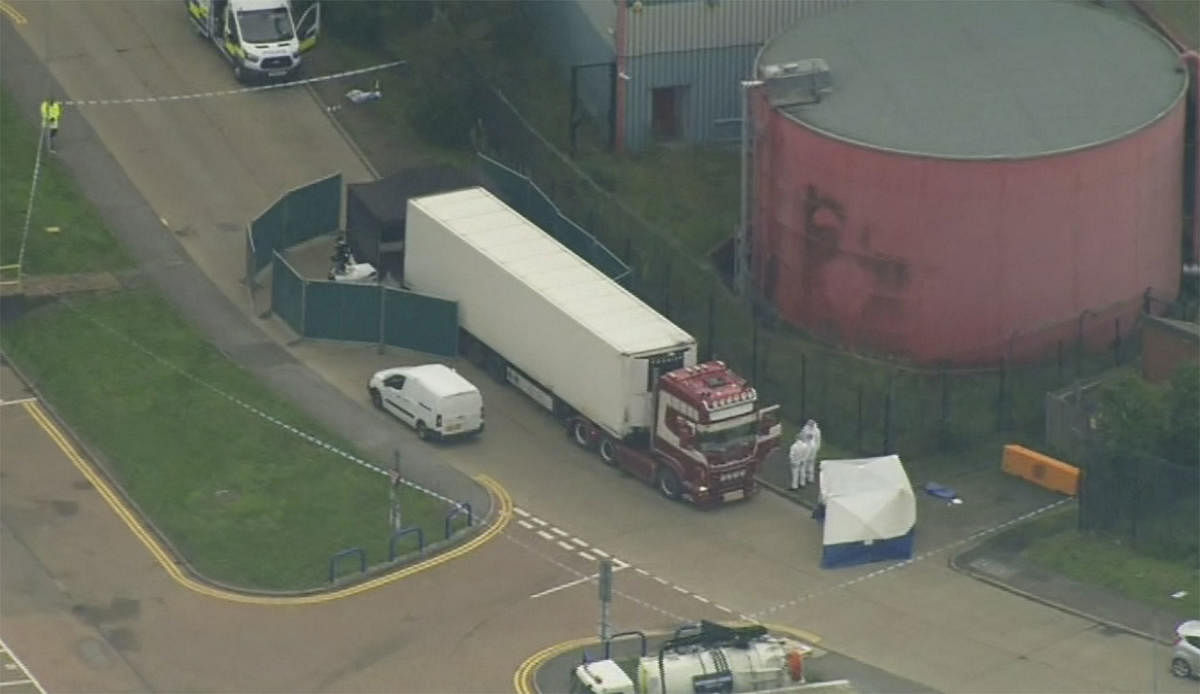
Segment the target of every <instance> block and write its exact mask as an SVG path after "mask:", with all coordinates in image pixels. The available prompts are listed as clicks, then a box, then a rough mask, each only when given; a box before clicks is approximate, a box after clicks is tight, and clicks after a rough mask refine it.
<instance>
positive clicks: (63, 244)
mask: <svg viewBox="0 0 1200 694" xmlns="http://www.w3.org/2000/svg"><path fill="white" fill-rule="evenodd" d="M26 116H27V114H23V113H21V112H20V110H18V108H17V105H16V102H15V101H14V100H13V99H12V97H11V96H10V95H9V94H8V92H7V91H6V90H4V89H0V152H3V164H0V265H10V264H14V263H16V262H17V256H18V255H19V253H20V248H21V236H22V235H23V234H24V229H25V210H26V208H27V206H28V204H29V186H30V184H31V183H32V182H33V164H34V160H35V158H36V156H37V141H38V130H37V129H36V128H35V127H34V126H33V125H31V124H30V120H29V119H28V118H27V117H26ZM48 227H57V228H58V232H56V233H50V232H47V231H46V229H47V228H48ZM27 244H28V245H27V247H26V249H25V268H24V270H23V272H24V274H25V275H54V274H70V273H78V272H99V271H103V270H122V269H126V268H130V267H132V266H133V262H132V260H131V259H130V257H129V255H128V254H127V253H126V252H125V250H124V249H123V248H122V247H121V246H120V244H118V243H117V242H116V240H115V239H114V238H113V237H112V235H111V234H109V233H108V230H107V229H106V228H105V226H104V223H103V222H102V221H100V219H99V218H98V217H97V216H96V215H95V214H93V213H92V209H91V206H90V205H89V204H88V203H87V201H86V200H85V199H84V198H83V196H81V195H80V194H79V191H78V189H77V188H76V186H75V182H74V181H73V180H72V179H71V177H70V176H69V175H68V174H67V173H66V171H64V170H63V168H62V166H60V165H59V163H58V161H56V160H55V159H54V158H53V155H46V154H43V156H42V169H41V175H40V180H39V182H38V189H37V197H36V199H35V200H34V205H33V216H32V218H31V219H30V227H29V236H28V240H27ZM10 274H11V273H9V272H6V273H5V274H4V279H12V278H11V277H10Z"/></svg>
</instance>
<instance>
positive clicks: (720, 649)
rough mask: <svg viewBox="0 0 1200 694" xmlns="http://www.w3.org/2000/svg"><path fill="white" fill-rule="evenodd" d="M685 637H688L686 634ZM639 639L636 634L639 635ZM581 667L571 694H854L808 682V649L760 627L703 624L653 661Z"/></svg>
mask: <svg viewBox="0 0 1200 694" xmlns="http://www.w3.org/2000/svg"><path fill="white" fill-rule="evenodd" d="M685 631H687V633H684V632H685ZM631 633H638V632H631ZM639 635H640V634H639ZM642 647H643V655H642V656H641V657H640V658H636V659H630V660H629V661H626V667H628V668H629V671H628V672H627V671H626V669H625V668H622V667H621V665H620V664H618V663H617V662H616V661H615V660H598V661H592V662H584V663H583V664H581V665H578V666H576V667H575V669H574V670H572V672H571V694H717V693H718V692H720V693H722V694H740V693H741V692H770V693H772V694H783V693H784V692H797V693H799V692H807V693H811V694H818V692H819V693H821V694H853V692H854V691H855V690H854V688H853V687H852V686H851V685H850V683H849V682H848V681H846V680H834V681H827V682H810V681H808V679H807V678H806V675H805V658H807V657H808V656H809V654H810V653H812V651H813V649H812V647H811V646H809V645H807V644H804V643H801V642H799V641H795V640H792V639H787V638H779V637H773V636H770V635H768V634H767V630H766V628H765V627H762V626H760V625H753V626H744V627H729V626H724V625H721V624H715V623H713V622H707V621H702V622H700V624H699V625H698V628H695V627H693V628H691V629H686V628H681V629H680V630H677V631H676V633H675V636H674V637H673V638H670V639H668V640H667V641H665V642H664V643H663V644H662V646H660V647H659V649H658V653H657V654H655V655H645V654H644V651H645V640H644V637H643V641H642Z"/></svg>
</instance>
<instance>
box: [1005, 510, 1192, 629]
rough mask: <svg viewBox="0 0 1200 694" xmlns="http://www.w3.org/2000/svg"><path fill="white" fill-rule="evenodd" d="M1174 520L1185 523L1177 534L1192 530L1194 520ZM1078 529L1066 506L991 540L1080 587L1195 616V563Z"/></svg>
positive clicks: (1076, 519) (1075, 514)
mask: <svg viewBox="0 0 1200 694" xmlns="http://www.w3.org/2000/svg"><path fill="white" fill-rule="evenodd" d="M1179 520H1180V523H1181V524H1183V525H1187V527H1186V528H1181V531H1194V529H1195V519H1194V518H1193V519H1179ZM1189 523H1190V524H1189ZM1078 526H1079V515H1078V509H1077V507H1071V508H1068V509H1065V510H1062V511H1057V512H1052V513H1048V514H1046V515H1045V516H1043V517H1040V518H1037V519H1035V520H1033V521H1030V522H1029V523H1026V524H1023V525H1021V526H1019V527H1017V528H1014V529H1013V530H1010V531H1008V532H1006V533H1004V534H1002V535H1001V536H1000V537H998V538H997V539H996V540H995V541H996V542H1000V543H1002V544H1003V545H1005V546H1007V547H1009V548H1011V549H1015V550H1020V552H1021V554H1022V556H1024V557H1025V558H1026V559H1028V560H1030V561H1031V562H1033V563H1034V564H1036V565H1038V566H1040V567H1042V568H1044V569H1047V570H1050V571H1053V572H1055V573H1058V574H1062V575H1063V576H1066V577H1067V578H1071V579H1074V580H1076V581H1079V582H1080V583H1086V584H1088V585H1094V586H1100V587H1103V588H1107V589H1109V590H1112V591H1114V592H1116V593H1118V594H1120V595H1123V596H1124V597H1127V598H1129V599H1132V600H1137V601H1138V602H1142V603H1145V604H1147V605H1152V606H1154V607H1158V608H1162V609H1166V610H1170V611H1172V612H1177V613H1183V614H1200V567H1197V566H1196V565H1195V562H1193V561H1189V560H1187V559H1183V558H1181V559H1180V560H1178V561H1167V560H1163V559H1158V558H1155V557H1150V556H1146V555H1144V554H1142V553H1140V552H1137V551H1136V550H1134V549H1133V548H1131V547H1129V546H1128V545H1127V544H1125V543H1124V542H1122V541H1121V540H1120V539H1117V538H1112V537H1107V536H1104V535H1100V534H1095V533H1085V532H1080V531H1079V530H1078V529H1077V528H1078ZM1178 590H1186V591H1187V592H1188V595H1187V596H1185V597H1184V598H1183V599H1179V600H1176V599H1172V598H1171V597H1169V596H1170V594H1171V593H1174V592H1175V591H1178Z"/></svg>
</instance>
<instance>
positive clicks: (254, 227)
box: [250, 200, 284, 272]
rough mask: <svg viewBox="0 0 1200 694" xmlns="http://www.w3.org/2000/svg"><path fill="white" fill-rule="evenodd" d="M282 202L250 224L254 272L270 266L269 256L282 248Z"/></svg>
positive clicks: (268, 209) (272, 206) (271, 207)
mask: <svg viewBox="0 0 1200 694" xmlns="http://www.w3.org/2000/svg"><path fill="white" fill-rule="evenodd" d="M283 208H284V203H283V201H282V200H280V201H278V202H276V203H275V204H274V205H271V206H270V207H268V208H267V210H266V211H265V212H263V213H262V214H261V215H259V216H258V218H257V219H255V220H254V221H252V222H250V235H251V236H252V237H253V239H254V271H255V272H258V271H259V270H261V269H263V268H265V267H266V266H268V265H270V264H271V256H272V255H274V254H275V251H276V250H277V249H279V248H282V246H281V245H280V243H281V241H282V239H283V224H284V209H283Z"/></svg>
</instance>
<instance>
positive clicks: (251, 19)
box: [183, 0, 321, 81]
mask: <svg viewBox="0 0 1200 694" xmlns="http://www.w3.org/2000/svg"><path fill="white" fill-rule="evenodd" d="M183 3H184V5H185V6H186V8H187V12H188V17H189V18H190V19H191V21H192V24H193V25H195V27H196V32H197V33H199V34H200V35H201V36H203V37H204V38H206V39H208V40H210V41H212V44H213V45H214V46H216V47H217V50H218V51H220V52H221V55H223V56H225V59H226V60H228V61H229V62H230V64H232V65H233V74H234V77H236V78H237V79H238V80H239V81H248V80H250V79H253V78H260V79H262V78H265V79H284V78H287V77H289V76H290V75H292V74H294V73H295V71H296V70H297V69H298V68H299V67H300V54H302V53H304V52H305V51H307V50H309V49H310V48H312V47H313V46H314V45H316V43H317V34H318V33H320V30H321V5H320V3H313V4H311V5H310V6H309V7H308V8H307V9H305V10H304V13H303V14H301V15H300V17H299V18H298V19H296V18H294V17H293V12H292V3H291V0H183Z"/></svg>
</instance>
